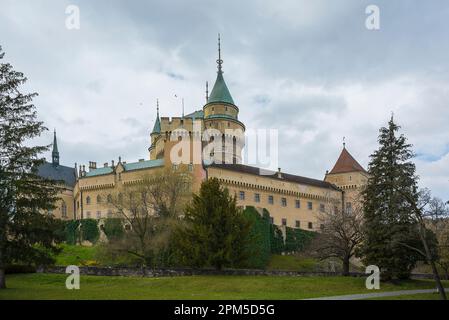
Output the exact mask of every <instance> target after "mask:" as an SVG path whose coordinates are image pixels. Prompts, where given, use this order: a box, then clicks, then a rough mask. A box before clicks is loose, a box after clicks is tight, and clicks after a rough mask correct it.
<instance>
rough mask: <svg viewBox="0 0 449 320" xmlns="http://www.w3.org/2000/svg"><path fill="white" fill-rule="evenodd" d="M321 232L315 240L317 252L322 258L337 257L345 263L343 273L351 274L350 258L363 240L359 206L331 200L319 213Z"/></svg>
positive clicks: (314, 245)
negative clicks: (350, 205)
mask: <svg viewBox="0 0 449 320" xmlns="http://www.w3.org/2000/svg"><path fill="white" fill-rule="evenodd" d="M319 221H320V223H321V232H320V234H319V235H318V236H317V237H316V239H314V240H313V243H314V244H313V245H312V246H313V247H314V249H315V250H314V251H315V254H316V255H317V256H318V257H319V258H320V259H322V260H324V259H328V258H337V259H339V260H341V262H342V265H343V274H344V275H349V266H350V260H351V258H352V257H353V256H354V254H355V250H356V248H357V246H358V245H359V244H360V242H361V240H362V231H361V226H362V215H361V210H359V208H358V207H352V208H346V210H344V209H343V208H341V204H339V203H338V202H336V201H331V202H329V204H328V205H327V206H326V207H325V210H324V212H321V213H320V215H319Z"/></svg>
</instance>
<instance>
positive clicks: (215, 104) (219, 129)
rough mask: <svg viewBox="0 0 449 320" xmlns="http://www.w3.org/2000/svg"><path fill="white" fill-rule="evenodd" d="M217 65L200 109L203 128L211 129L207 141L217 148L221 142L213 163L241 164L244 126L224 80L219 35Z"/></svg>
mask: <svg viewBox="0 0 449 320" xmlns="http://www.w3.org/2000/svg"><path fill="white" fill-rule="evenodd" d="M217 64H218V72H217V79H216V80H215V84H214V87H213V89H212V92H211V93H210V96H209V97H208V98H207V102H206V104H205V105H204V107H203V111H204V129H205V130H208V129H213V130H210V131H212V132H213V134H211V136H210V139H211V140H212V139H213V140H214V141H215V142H216V145H219V143H218V141H221V148H218V150H217V148H216V149H215V150H214V151H215V152H214V156H213V159H214V161H215V162H216V163H241V162H242V149H243V147H244V145H245V138H244V132H245V125H244V124H243V123H242V122H240V121H239V120H238V113H239V108H238V107H237V106H236V105H235V103H234V100H233V99H232V96H231V93H230V92H229V89H228V87H227V85H226V82H225V80H224V78H223V70H222V65H223V60H222V59H221V43H220V35H218V60H217ZM217 139H219V140H217Z"/></svg>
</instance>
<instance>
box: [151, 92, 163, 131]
mask: <svg viewBox="0 0 449 320" xmlns="http://www.w3.org/2000/svg"><path fill="white" fill-rule="evenodd" d="M156 110H157V115H156V122H155V123H154V127H153V131H152V132H151V134H153V133H161V121H160V120H159V99H156Z"/></svg>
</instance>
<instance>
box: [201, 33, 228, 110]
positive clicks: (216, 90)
mask: <svg viewBox="0 0 449 320" xmlns="http://www.w3.org/2000/svg"><path fill="white" fill-rule="evenodd" d="M217 64H218V72H217V79H216V80H215V84H214V87H213V88H212V92H211V93H210V96H209V97H208V100H207V103H212V102H217V103H220V102H221V103H223V102H224V103H229V104H234V100H233V99H232V96H231V93H230V92H229V90H228V87H227V86H226V83H225V81H224V78H223V70H222V65H223V60H222V59H221V39H220V34H218V60H217Z"/></svg>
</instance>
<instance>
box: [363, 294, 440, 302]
mask: <svg viewBox="0 0 449 320" xmlns="http://www.w3.org/2000/svg"><path fill="white" fill-rule="evenodd" d="M367 300H440V295H439V294H438V293H420V294H410V295H405V296H397V297H385V298H374V299H367Z"/></svg>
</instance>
